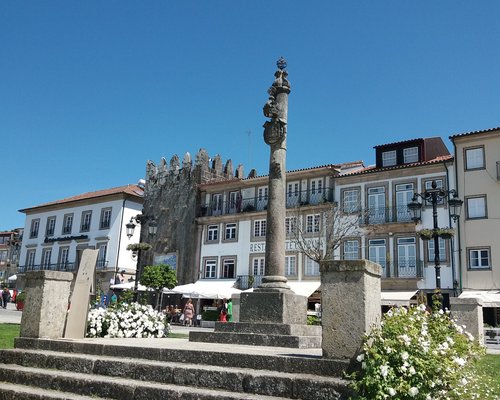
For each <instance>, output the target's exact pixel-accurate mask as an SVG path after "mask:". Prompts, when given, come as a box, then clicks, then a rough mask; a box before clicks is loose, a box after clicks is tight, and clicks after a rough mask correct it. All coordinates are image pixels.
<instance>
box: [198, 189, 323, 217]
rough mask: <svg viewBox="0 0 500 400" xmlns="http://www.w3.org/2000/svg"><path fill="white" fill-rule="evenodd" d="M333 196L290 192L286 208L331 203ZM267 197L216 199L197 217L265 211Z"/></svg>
mask: <svg viewBox="0 0 500 400" xmlns="http://www.w3.org/2000/svg"><path fill="white" fill-rule="evenodd" d="M332 201H333V194H332V191H331V190H329V189H328V190H324V189H322V190H321V191H319V192H318V190H315V191H312V190H306V191H302V192H290V193H287V194H286V207H287V208H295V207H300V206H306V205H316V204H321V203H331V202H332ZM267 202H268V196H258V197H248V198H244V199H243V198H237V199H235V200H229V201H222V200H220V199H216V200H213V201H210V202H209V203H206V204H203V205H202V206H201V207H200V211H199V215H200V216H202V217H205V216H207V217H210V216H218V215H226V214H239V213H244V212H253V211H264V210H266V209H267Z"/></svg>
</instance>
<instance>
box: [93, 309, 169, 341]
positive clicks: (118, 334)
mask: <svg viewBox="0 0 500 400" xmlns="http://www.w3.org/2000/svg"><path fill="white" fill-rule="evenodd" d="M87 319H88V323H87V337H105V338H161V337H164V336H167V335H168V334H169V332H170V325H169V324H168V323H167V322H166V320H165V315H164V314H162V313H160V312H157V311H155V310H154V309H153V307H151V306H144V305H141V304H139V303H131V304H126V303H124V304H120V305H118V306H117V307H116V308H94V309H92V310H90V311H89V314H88V317H87Z"/></svg>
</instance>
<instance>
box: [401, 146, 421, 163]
mask: <svg viewBox="0 0 500 400" xmlns="http://www.w3.org/2000/svg"><path fill="white" fill-rule="evenodd" d="M403 162H404V163H405V164H408V163H415V162H418V147H408V148H406V149H403Z"/></svg>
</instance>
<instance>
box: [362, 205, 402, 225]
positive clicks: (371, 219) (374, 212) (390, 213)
mask: <svg viewBox="0 0 500 400" xmlns="http://www.w3.org/2000/svg"><path fill="white" fill-rule="evenodd" d="M362 216H363V217H362V218H361V221H360V222H361V225H378V224H389V223H395V222H411V221H412V219H411V217H412V216H411V213H410V211H409V209H408V206H407V205H404V206H396V207H369V208H367V209H365V211H364V212H362Z"/></svg>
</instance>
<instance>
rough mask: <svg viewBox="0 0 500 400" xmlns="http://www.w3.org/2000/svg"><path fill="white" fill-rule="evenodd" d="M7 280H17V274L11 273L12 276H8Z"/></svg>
mask: <svg viewBox="0 0 500 400" xmlns="http://www.w3.org/2000/svg"><path fill="white" fill-rule="evenodd" d="M7 280H8V281H9V282H13V281H16V280H17V275H11V276H9V277H8V278H7Z"/></svg>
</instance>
